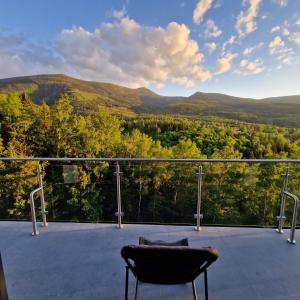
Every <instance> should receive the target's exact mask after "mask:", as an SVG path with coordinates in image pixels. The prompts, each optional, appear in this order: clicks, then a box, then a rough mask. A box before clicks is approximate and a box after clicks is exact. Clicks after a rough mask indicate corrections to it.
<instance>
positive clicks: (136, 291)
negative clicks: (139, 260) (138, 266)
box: [134, 278, 139, 300]
mask: <svg viewBox="0 0 300 300" xmlns="http://www.w3.org/2000/svg"><path fill="white" fill-rule="evenodd" d="M138 287H139V280H138V279H137V278H136V283H135V297H134V299H135V300H137V295H138Z"/></svg>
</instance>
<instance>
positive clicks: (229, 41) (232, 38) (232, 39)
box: [222, 35, 236, 55]
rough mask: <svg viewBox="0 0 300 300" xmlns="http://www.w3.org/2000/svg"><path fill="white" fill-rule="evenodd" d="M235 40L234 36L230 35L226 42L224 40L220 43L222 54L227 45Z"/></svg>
mask: <svg viewBox="0 0 300 300" xmlns="http://www.w3.org/2000/svg"><path fill="white" fill-rule="evenodd" d="M235 42H236V36H235V35H232V36H231V37H230V38H229V39H228V40H227V41H226V42H224V44H223V45H222V55H224V54H225V52H226V48H227V46H228V45H232V44H234V43H235Z"/></svg>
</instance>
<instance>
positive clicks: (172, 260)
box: [121, 239, 218, 300]
mask: <svg viewBox="0 0 300 300" xmlns="http://www.w3.org/2000/svg"><path fill="white" fill-rule="evenodd" d="M140 242H141V239H140ZM156 242H159V245H156V244H155V242H151V243H150V244H149V243H146V245H145V244H144V245H139V246H134V245H128V246H125V247H123V249H122V250H121V255H122V257H123V258H124V260H125V261H126V264H127V265H126V283H125V300H127V299H128V277H129V270H130V271H131V272H132V273H133V275H134V277H135V278H136V286H135V299H137V294H138V284H139V282H145V283H152V284H183V283H188V282H191V283H192V287H193V295H194V299H195V300H197V291H196V285H195V279H196V278H197V277H198V275H200V274H201V273H203V272H204V283H205V299H206V300H207V299H208V285H207V268H208V267H209V265H211V264H212V263H213V262H214V261H215V260H217V258H218V252H217V250H216V249H214V248H211V247H207V248H189V247H187V246H177V245H176V246H174V245H170V244H173V243H169V245H167V246H166V245H163V243H164V242H162V241H156Z"/></svg>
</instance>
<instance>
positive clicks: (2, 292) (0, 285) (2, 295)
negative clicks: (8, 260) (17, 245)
mask: <svg viewBox="0 0 300 300" xmlns="http://www.w3.org/2000/svg"><path fill="white" fill-rule="evenodd" d="M0 299H1V300H8V295H7V289H6V284H5V277H4V271H3V265H2V258H1V253H0Z"/></svg>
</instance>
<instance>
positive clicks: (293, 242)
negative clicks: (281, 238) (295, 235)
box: [287, 238, 296, 245]
mask: <svg viewBox="0 0 300 300" xmlns="http://www.w3.org/2000/svg"><path fill="white" fill-rule="evenodd" d="M287 241H288V242H289V243H290V244H292V245H295V244H296V240H292V241H291V239H290V238H288V239H287Z"/></svg>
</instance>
